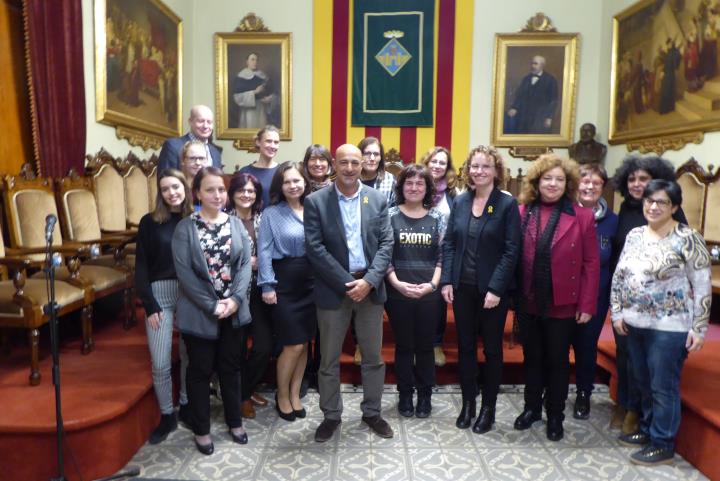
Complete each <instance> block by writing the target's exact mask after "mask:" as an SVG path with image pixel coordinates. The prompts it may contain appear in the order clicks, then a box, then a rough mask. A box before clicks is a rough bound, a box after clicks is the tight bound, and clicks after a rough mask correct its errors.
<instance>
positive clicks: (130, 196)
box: [120, 152, 150, 229]
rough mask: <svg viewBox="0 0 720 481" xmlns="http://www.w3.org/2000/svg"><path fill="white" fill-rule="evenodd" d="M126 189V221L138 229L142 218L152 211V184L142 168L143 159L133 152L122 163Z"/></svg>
mask: <svg viewBox="0 0 720 481" xmlns="http://www.w3.org/2000/svg"><path fill="white" fill-rule="evenodd" d="M120 174H121V175H122V179H123V187H124V191H125V223H126V225H127V227H128V228H130V229H137V228H138V226H139V225H140V219H142V217H143V216H144V215H145V214H147V213H148V212H150V189H149V187H150V184H149V182H148V178H147V176H146V175H145V172H144V171H143V168H142V161H141V160H140V159H139V158H138V157H137V156H136V155H135V154H133V153H132V152H130V153H129V154H128V156H127V157H126V159H125V160H124V161H123V162H121V163H120Z"/></svg>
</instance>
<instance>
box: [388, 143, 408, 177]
mask: <svg viewBox="0 0 720 481" xmlns="http://www.w3.org/2000/svg"><path fill="white" fill-rule="evenodd" d="M403 167H405V164H403V159H402V158H400V153H399V152H398V151H397V150H396V149H390V150H388V151H387V152H386V153H385V171H387V172H390V173H391V174H392V175H394V176H395V177H397V176H398V175H400V171H401V170H403Z"/></svg>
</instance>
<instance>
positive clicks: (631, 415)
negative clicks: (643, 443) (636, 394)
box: [622, 411, 640, 434]
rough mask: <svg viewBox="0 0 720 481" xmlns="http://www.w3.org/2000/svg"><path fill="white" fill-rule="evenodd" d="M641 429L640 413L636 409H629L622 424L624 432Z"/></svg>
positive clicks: (628, 432)
mask: <svg viewBox="0 0 720 481" xmlns="http://www.w3.org/2000/svg"><path fill="white" fill-rule="evenodd" d="M638 429H640V415H639V414H638V413H637V412H635V411H628V412H627V414H626V415H625V419H624V420H623V424H622V433H623V434H632V433H634V432H637V431H638Z"/></svg>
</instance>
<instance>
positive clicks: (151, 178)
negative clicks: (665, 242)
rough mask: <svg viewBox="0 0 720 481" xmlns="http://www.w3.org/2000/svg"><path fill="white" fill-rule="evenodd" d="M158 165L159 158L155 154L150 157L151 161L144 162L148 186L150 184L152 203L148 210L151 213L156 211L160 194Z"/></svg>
mask: <svg viewBox="0 0 720 481" xmlns="http://www.w3.org/2000/svg"><path fill="white" fill-rule="evenodd" d="M157 165H158V156H157V155H155V154H153V155H152V157H150V160H148V161H147V162H143V164H142V167H143V170H144V171H145V176H146V177H147V184H148V201H149V203H150V205H149V207H148V209H149V211H150V212H152V211H153V210H155V200H156V199H157V193H158V184H157V182H158V180H157V178H158V171H157Z"/></svg>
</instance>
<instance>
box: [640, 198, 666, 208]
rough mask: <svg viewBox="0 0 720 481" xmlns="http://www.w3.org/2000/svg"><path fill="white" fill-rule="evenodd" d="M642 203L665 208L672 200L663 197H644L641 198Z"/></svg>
mask: <svg viewBox="0 0 720 481" xmlns="http://www.w3.org/2000/svg"><path fill="white" fill-rule="evenodd" d="M643 204H645V207H652V205H653V204H655V205H657V206H658V207H659V208H661V209H666V208H667V207H669V206H670V204H672V202H670V201H669V200H665V199H651V198H650V197H645V198H644V199H643Z"/></svg>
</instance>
